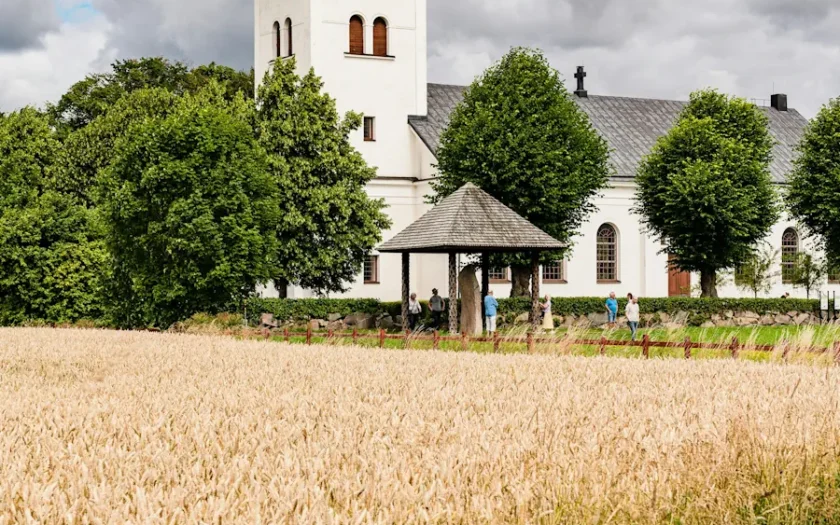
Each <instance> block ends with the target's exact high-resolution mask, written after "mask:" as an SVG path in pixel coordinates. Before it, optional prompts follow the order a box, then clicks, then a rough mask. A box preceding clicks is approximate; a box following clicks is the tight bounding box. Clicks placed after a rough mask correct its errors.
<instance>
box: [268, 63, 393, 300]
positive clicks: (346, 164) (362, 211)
mask: <svg viewBox="0 0 840 525" xmlns="http://www.w3.org/2000/svg"><path fill="white" fill-rule="evenodd" d="M322 87H323V83H322V82H321V79H320V78H319V77H317V76H316V75H315V73H314V72H313V71H310V72H309V73H308V74H306V75H305V76H304V77H302V78H301V77H299V76H298V75H296V74H295V61H294V60H285V61H284V60H278V61H276V62H275V63H274V67H273V69H272V70H271V71H270V72H269V73H267V74H266V76H265V78H264V80H263V84H262V86H261V87H260V89H259V97H258V101H257V106H258V108H259V110H258V115H257V136H258V137H259V141H260V144H261V145H262V147H263V148H264V149H265V150H266V152H267V154H268V170H269V173H270V174H271V176H272V178H273V180H274V182H275V184H276V187H277V188H278V191H279V194H280V206H281V210H282V213H281V217H280V222H279V224H278V227H277V236H278V239H279V243H278V245H277V263H278V266H277V270H276V273H275V275H273V278H274V281H275V284H276V285H277V288H278V290H279V291H280V292H281V293H283V292H285V289H286V284H288V283H293V284H298V285H301V286H304V287H306V288H309V289H313V290H316V291H318V292H340V291H343V290H346V289H347V286H348V284H349V283H351V282H353V281H354V280H355V279H356V278H357V277H358V275H359V272H360V271H361V268H362V264H363V262H364V257H365V256H366V255H367V254H368V253H369V252H370V250H372V249H373V248H374V247H375V246H376V244H377V243H379V242H380V241H381V238H382V237H381V232H382V230H383V229H385V228H388V227H389V224H390V223H389V220H388V218H387V217H386V215H385V214H384V213H383V208H384V204H383V202H382V201H381V200H378V199H371V198H370V197H368V195H367V192H366V191H365V186H366V184H367V183H368V182H370V181H371V180H372V179H373V178H374V177H375V176H376V171H375V170H374V169H373V168H371V167H370V166H368V165H367V164H366V163H365V160H364V159H363V158H362V156H361V155H360V154H359V152H357V151H356V150H355V149H353V147H352V146H351V145H350V141H349V135H350V133H351V132H353V131H354V130H356V129H358V128H359V126H360V124H361V117H360V116H359V115H358V114H355V113H348V114H347V115H345V117H344V118H343V119H342V118H340V117H339V114H338V111H337V109H336V105H335V101H334V100H333V99H332V98H330V96H329V95H327V94H326V93H323V92H322V91H321V89H322Z"/></svg>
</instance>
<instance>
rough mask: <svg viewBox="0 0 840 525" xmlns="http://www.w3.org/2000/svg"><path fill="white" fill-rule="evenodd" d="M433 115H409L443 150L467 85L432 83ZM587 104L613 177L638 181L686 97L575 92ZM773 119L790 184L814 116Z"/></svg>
mask: <svg viewBox="0 0 840 525" xmlns="http://www.w3.org/2000/svg"><path fill="white" fill-rule="evenodd" d="M428 87H429V89H428V108H429V109H428V115H427V116H421V117H415V116H411V117H408V123H409V125H410V126H411V127H412V129H414V131H415V132H416V133H417V135H418V136H419V137H420V139H421V140H422V141H423V143H424V144H426V146H427V147H428V148H429V151H431V152H432V154H435V155H436V154H437V149H438V146H439V145H440V135H441V133H442V132H443V130H444V129H446V126H447V125H448V123H449V117H450V114H451V113H452V111H453V110H454V109H455V107H456V106H457V105H458V104H460V102H461V100H463V98H464V91H466V89H467V88H466V87H465V86H447V85H442V84H429V85H428ZM573 99H574V101H575V102H577V103H578V104H579V105H580V107H581V109H583V110H584V111H585V112H586V114H587V115H589V120H590V121H591V122H592V126H593V127H594V128H595V130H596V131H598V133H600V134H601V136H602V137H604V139H606V141H607V143H608V144H609V146H610V149H611V150H612V151H611V153H610V161H611V163H612V165H613V167H614V168H615V171H614V173H613V179H614V180H617V181H621V180H625V181H626V180H632V179H634V178H635V177H636V171H637V169H638V166H639V163H640V162H641V160H642V158H643V157H644V156H645V155H647V154H648V153H650V150H651V148H653V146H654V144H656V140H657V139H658V138H659V137H661V136H663V135H665V134H666V133H668V131H669V130H670V129H671V128H672V127H673V126H674V124H675V123H676V121H677V117H678V116H679V114H680V111H682V110H683V108H684V107H685V105H686V102H683V101H676V100H652V99H641V98H627V97H607V96H594V95H589V97H588V98H579V97H573ZM761 110H762V111H763V112H764V114H765V115H767V117H768V118H769V119H770V134H771V135H772V136H773V139H775V142H776V143H775V145H774V147H773V163H772V164H771V165H770V173H771V175H772V177H773V181H774V182H776V183H778V184H784V183H785V181H786V179H787V175H788V174H789V173H790V172H791V171H792V170H793V163H794V161H795V160H796V158H797V156H798V154H797V151H796V146H797V144H799V141H800V139H801V138H802V135H803V133H804V132H805V128H806V127H807V126H808V120H807V119H806V118H805V117H803V116H802V115H801V114H800V113H799V112H797V111H796V110H795V109H793V108H789V109H788V110H787V111H778V110H776V109H773V108H769V107H764V108H761Z"/></svg>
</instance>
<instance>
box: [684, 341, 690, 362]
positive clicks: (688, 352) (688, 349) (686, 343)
mask: <svg viewBox="0 0 840 525" xmlns="http://www.w3.org/2000/svg"><path fill="white" fill-rule="evenodd" d="M685 358H686V359H691V338H690V337H688V336H686V338H685Z"/></svg>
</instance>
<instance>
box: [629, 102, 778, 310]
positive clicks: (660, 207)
mask: <svg viewBox="0 0 840 525" xmlns="http://www.w3.org/2000/svg"><path fill="white" fill-rule="evenodd" d="M772 147H773V142H772V139H771V137H770V134H769V132H768V120H767V117H766V116H765V115H764V114H763V113H762V112H761V110H759V109H758V108H757V107H756V106H755V105H753V104H750V103H748V102H747V101H745V100H743V99H739V98H730V97H728V96H726V95H724V94H721V93H718V92H716V91H714V90H704V91H698V92H695V93H692V95H691V97H690V101H689V103H688V105H687V106H686V107H685V109H684V110H683V111H682V112H681V113H680V116H679V118H678V120H677V122H676V124H675V126H674V127H673V128H672V129H671V131H669V132H668V134H667V135H665V136H664V137H662V138H660V139H659V141H658V142H657V143H656V145H655V146H654V148H653V151H652V152H651V154H650V155H649V156H647V157H646V158H645V159H644V161H643V162H642V163H641V165H640V166H639V172H638V176H637V183H638V189H637V192H636V199H637V205H636V207H635V210H634V211H635V212H636V213H638V214H639V215H641V217H642V221H643V223H644V224H645V225H646V226H647V227H648V228H649V229H650V231H651V232H652V233H653V234H654V235H655V236H656V237H657V238H659V239H660V240H661V241H663V243H664V244H665V249H664V251H665V252H667V253H669V254H671V255H673V256H674V258H673V262H672V264H674V266H676V267H677V268H678V269H680V270H685V271H692V272H700V276H701V279H700V282H701V289H702V295H703V296H704V297H717V273H718V271H720V270H727V269H732V268H735V267H736V266H738V265H740V264H742V263H744V262H747V261H749V260H750V258H751V256H752V254H753V253H754V251H755V249H756V246H757V245H758V243H759V241H761V240H762V239H764V238H765V237H766V236H767V235H768V234H769V233H770V228H771V227H772V226H773V224H775V222H776V221H777V220H778V217H779V209H778V202H777V201H778V198H777V195H776V191H775V189H774V188H773V184H772V181H771V178H770V162H771V150H772Z"/></svg>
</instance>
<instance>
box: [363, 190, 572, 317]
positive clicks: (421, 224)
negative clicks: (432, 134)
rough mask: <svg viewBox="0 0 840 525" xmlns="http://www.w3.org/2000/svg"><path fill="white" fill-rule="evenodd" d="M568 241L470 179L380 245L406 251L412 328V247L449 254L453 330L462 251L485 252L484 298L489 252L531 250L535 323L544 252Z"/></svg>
mask: <svg viewBox="0 0 840 525" xmlns="http://www.w3.org/2000/svg"><path fill="white" fill-rule="evenodd" d="M565 247H566V245H565V244H563V243H561V242H560V241H558V240H556V239H554V238H553V237H551V236H550V235H548V234H547V233H545V232H544V231H542V230H540V229H539V228H537V227H536V226H534V225H533V224H531V223H530V222H528V221H527V220H525V219H524V218H522V217H521V216H520V215H518V214H517V213H516V212H514V211H513V210H511V209H510V208H508V207H507V206H505V205H504V204H502V203H501V202H499V201H497V200H496V199H494V198H493V197H491V196H490V195H489V194H487V193H486V192H484V191H482V190H481V189H480V188H478V187H477V186H475V185H474V184H471V183H467V184H466V185H465V186H463V187H462V188H461V189H459V190H458V191H456V192H455V193H453V194H452V195H450V196H449V197H447V198H445V199H444V200H443V201H441V202H440V204H438V205H437V206H435V207H434V208H433V209H432V210H431V211H429V212H428V213H427V214H425V215H424V216H423V217H421V218H420V219H419V220H418V221H416V222H415V223H413V224H412V225H411V226H409V227H408V228H406V229H405V230H403V231H402V232H401V233H399V234H398V235H397V236H396V237H394V238H393V239H391V240H390V241H388V242H386V243H384V244H383V245H382V246H380V247H379V251H380V252H381V253H401V254H402V318H403V329H404V330H407V329H408V301H409V294H410V289H409V288H410V282H409V275H410V264H409V261H410V259H409V254H411V253H445V254H448V255H449V331H450V332H457V331H458V268H457V259H456V256H457V254H459V253H467V254H481V256H482V285H481V289H482V290H481V291H482V299H483V298H484V297H485V296H486V295H487V293H488V290H489V287H490V286H489V270H490V266H489V261H490V259H489V257H490V254H493V253H529V254H531V275H532V277H531V323H532V325H533V327H534V328H535V329H536V328H537V326H538V323H539V299H540V279H539V268H540V267H539V254H540V252H544V251H556V250H562V249H563V248H565Z"/></svg>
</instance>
